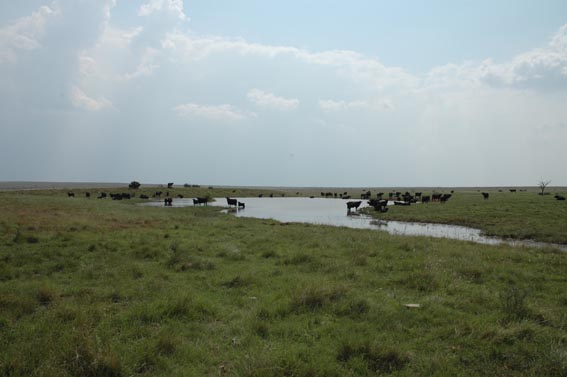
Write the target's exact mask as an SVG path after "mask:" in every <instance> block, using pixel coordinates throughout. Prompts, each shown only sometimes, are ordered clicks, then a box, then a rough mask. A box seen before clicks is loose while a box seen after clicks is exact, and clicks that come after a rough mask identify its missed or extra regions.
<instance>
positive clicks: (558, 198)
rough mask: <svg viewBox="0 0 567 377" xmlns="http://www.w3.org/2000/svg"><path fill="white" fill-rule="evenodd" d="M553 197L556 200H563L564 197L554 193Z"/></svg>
mask: <svg viewBox="0 0 567 377" xmlns="http://www.w3.org/2000/svg"><path fill="white" fill-rule="evenodd" d="M555 199H557V200H565V197H564V196H562V195H555Z"/></svg>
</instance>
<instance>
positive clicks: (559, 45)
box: [421, 24, 567, 91]
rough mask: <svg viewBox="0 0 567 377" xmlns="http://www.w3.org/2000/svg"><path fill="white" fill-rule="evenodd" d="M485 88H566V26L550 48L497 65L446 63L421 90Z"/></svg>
mask: <svg viewBox="0 0 567 377" xmlns="http://www.w3.org/2000/svg"><path fill="white" fill-rule="evenodd" d="M482 86H488V87H515V88H520V89H538V90H544V91H545V90H557V89H563V90H564V89H567V24H566V25H563V26H562V27H561V28H560V29H559V30H558V31H557V33H555V35H553V36H552V37H551V38H550V41H549V42H548V43H547V45H545V46H543V47H541V48H536V49H533V50H531V51H527V52H525V53H522V54H519V55H517V56H515V57H514V58H513V59H511V60H509V61H507V62H502V63H495V62H494V61H492V60H491V59H486V60H484V61H482V62H480V63H475V62H466V63H463V64H447V65H444V66H439V67H435V68H433V69H432V70H431V71H430V72H429V73H428V74H427V75H426V76H425V77H424V80H423V82H422V85H421V88H422V89H442V88H444V89H447V88H453V89H455V88H458V89H467V88H468V89H471V88H479V87H482Z"/></svg>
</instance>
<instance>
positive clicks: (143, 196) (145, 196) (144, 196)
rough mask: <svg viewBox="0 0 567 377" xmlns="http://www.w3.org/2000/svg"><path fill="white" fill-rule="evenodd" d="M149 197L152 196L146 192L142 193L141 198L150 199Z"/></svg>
mask: <svg viewBox="0 0 567 377" xmlns="http://www.w3.org/2000/svg"><path fill="white" fill-rule="evenodd" d="M149 198H150V197H149V196H147V195H145V194H142V195H140V199H149Z"/></svg>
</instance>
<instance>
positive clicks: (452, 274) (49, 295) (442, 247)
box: [0, 189, 567, 376]
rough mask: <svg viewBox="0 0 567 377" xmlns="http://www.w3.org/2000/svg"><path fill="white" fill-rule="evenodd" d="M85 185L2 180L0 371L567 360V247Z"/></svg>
mask: <svg viewBox="0 0 567 377" xmlns="http://www.w3.org/2000/svg"><path fill="white" fill-rule="evenodd" d="M202 190H204V191H199V192H198V193H197V192H193V191H191V192H189V191H188V192H185V195H186V196H193V195H194V194H199V195H201V194H206V192H205V191H206V189H202ZM215 190H216V189H215ZM226 190H227V191H226V193H224V192H220V191H216V192H215V193H214V195H215V196H226V195H231V194H233V195H235V196H236V195H239V196H242V195H245V194H249V195H257V192H255V191H253V190H252V191H246V192H245V191H242V192H241V191H237V192H232V190H230V189H226ZM76 194H77V197H76V198H74V199H73V198H67V197H66V194H65V192H62V191H33V192H5V193H0V349H1V350H2V352H0V375H2V376H138V375H139V376H372V375H395V376H565V375H567V291H566V290H565V287H566V283H567V254H565V253H561V252H557V251H555V250H553V249H523V248H514V247H510V246H505V245H502V246H487V245H477V244H472V243H466V242H458V241H451V240H445V239H431V238H424V237H395V236H390V235H388V234H386V233H383V232H376V231H368V230H354V229H345V228H333V227H326V226H311V225H303V224H289V225H283V224H279V223H277V222H274V221H270V220H257V219H245V218H235V217H232V216H230V215H227V214H221V213H220V212H219V210H218V208H150V207H140V206H136V205H134V204H135V201H120V202H119V201H110V200H97V199H94V198H91V199H85V198H84V197H82V195H80V192H76ZM478 195H480V194H478ZM538 199H542V198H538V197H535V198H534V200H538ZM546 199H547V198H546ZM460 200H463V201H466V200H471V201H472V200H473V197H471V198H469V199H467V198H466V197H465V196H463V199H460V195H457V196H456V197H455V198H454V201H453V199H451V202H450V203H447V206H446V207H443V208H445V209H444V211H448V208H451V207H449V204H451V205H454V206H457V205H461V204H459V203H460ZM490 200H491V201H490V202H489V203H492V201H494V202H495V203H497V202H498V200H499V199H498V198H496V197H495V198H494V200H493V198H491V199H490ZM503 200H507V199H503ZM471 203H472V202H471ZM479 205H485V203H479ZM486 205H492V204H488V203H487V204H486ZM464 207H466V206H465V205H464V204H463V208H464ZM416 208H418V207H416ZM423 208H424V210H425V207H423ZM428 208H429V209H428V210H429V211H430V212H431V213H432V214H434V213H435V211H439V213H442V211H443V209H442V207H441V206H440V205H438V206H437V207H433V206H431V207H428ZM436 208H439V209H436ZM557 208H558V207H556V206H553V207H549V211H551V212H549V213H548V217H550V218H554V217H555V218H557V217H559V216H560V214H561V212H555V211H557ZM407 209H410V210H413V207H410V208H404V210H407ZM419 210H421V209H419ZM396 212H397V210H396V211H394V210H392V212H391V214H390V213H389V214H388V216H391V215H395V216H397V215H396ZM400 213H402V212H400ZM455 213H457V211H456V210H455ZM400 216H401V215H400ZM416 216H417V215H416ZM438 216H442V215H438ZM479 216H481V215H479ZM432 217H433V216H432ZM470 225H472V224H470ZM410 303H415V304H419V305H420V307H419V308H407V307H406V306H405V305H406V304H410Z"/></svg>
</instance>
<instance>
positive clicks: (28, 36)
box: [0, 6, 59, 63]
mask: <svg viewBox="0 0 567 377" xmlns="http://www.w3.org/2000/svg"><path fill="white" fill-rule="evenodd" d="M58 14H59V12H58V11H56V10H54V9H52V8H50V7H48V6H42V7H40V8H39V9H38V10H36V11H35V12H33V13H32V14H31V16H27V17H22V18H20V19H17V20H16V21H14V22H12V23H11V24H9V25H7V26H5V27H3V28H1V29H0V63H2V62H4V61H10V62H15V61H16V56H17V55H16V52H17V50H33V49H36V48H38V47H40V46H41V43H40V39H41V37H42V36H43V33H44V29H45V25H46V23H47V22H48V20H49V18H51V17H54V16H57V15H58Z"/></svg>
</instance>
